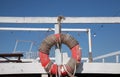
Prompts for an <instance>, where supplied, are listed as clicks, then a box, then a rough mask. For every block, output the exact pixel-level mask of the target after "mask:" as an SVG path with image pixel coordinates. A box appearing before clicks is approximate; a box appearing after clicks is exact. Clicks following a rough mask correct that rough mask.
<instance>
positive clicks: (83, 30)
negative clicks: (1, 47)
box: [0, 27, 88, 32]
mask: <svg viewBox="0 0 120 77" xmlns="http://www.w3.org/2000/svg"><path fill="white" fill-rule="evenodd" d="M0 30H4V31H55V29H54V28H15V27H0ZM61 30H62V31H74V32H75V31H80V32H87V31H88V29H74V28H73V29H71V28H62V29H61Z"/></svg>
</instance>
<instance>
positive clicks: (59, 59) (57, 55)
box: [55, 24, 62, 65]
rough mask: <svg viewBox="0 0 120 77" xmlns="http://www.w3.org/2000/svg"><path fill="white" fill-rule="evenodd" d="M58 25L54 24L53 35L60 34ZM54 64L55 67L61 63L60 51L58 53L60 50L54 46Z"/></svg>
mask: <svg viewBox="0 0 120 77" xmlns="http://www.w3.org/2000/svg"><path fill="white" fill-rule="evenodd" d="M60 28H61V27H60V25H59V24H55V34H58V33H60V32H61V29H60ZM55 62H56V64H57V65H60V64H61V63H62V59H61V51H60V48H58V47H57V46H56V48H55Z"/></svg>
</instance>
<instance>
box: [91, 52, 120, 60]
mask: <svg viewBox="0 0 120 77" xmlns="http://www.w3.org/2000/svg"><path fill="white" fill-rule="evenodd" d="M118 54H120V51H117V52H112V53H109V54H106V55H102V56H98V57H95V58H93V60H98V59H103V58H107V57H110V56H115V55H118Z"/></svg>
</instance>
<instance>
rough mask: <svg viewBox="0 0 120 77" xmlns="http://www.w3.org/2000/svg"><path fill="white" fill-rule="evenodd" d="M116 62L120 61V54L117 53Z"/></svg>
mask: <svg viewBox="0 0 120 77" xmlns="http://www.w3.org/2000/svg"><path fill="white" fill-rule="evenodd" d="M116 63H119V55H118V54H117V55H116Z"/></svg>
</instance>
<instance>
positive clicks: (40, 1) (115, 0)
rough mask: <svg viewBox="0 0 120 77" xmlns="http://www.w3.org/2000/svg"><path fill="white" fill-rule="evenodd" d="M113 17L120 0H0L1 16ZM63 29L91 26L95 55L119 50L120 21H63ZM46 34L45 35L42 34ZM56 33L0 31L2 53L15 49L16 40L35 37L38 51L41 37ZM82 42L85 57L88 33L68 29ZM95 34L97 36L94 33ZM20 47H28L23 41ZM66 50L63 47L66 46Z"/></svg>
mask: <svg viewBox="0 0 120 77" xmlns="http://www.w3.org/2000/svg"><path fill="white" fill-rule="evenodd" d="M59 15H63V16H65V17H67V16H70V17H101V16H102V17H111V16H120V0H19V1H18V0H0V16H19V17H25V16H26V17H29V16H32V17H37V16H40V17H44V16H45V17H47V16H48V17H53V16H54V17H55V16H59ZM0 27H42V28H44V27H49V28H50V27H54V25H53V24H0ZM62 28H90V29H91V30H92V45H93V47H92V50H93V56H98V55H102V54H106V53H110V52H114V51H118V50H120V40H119V39H120V35H119V33H120V30H119V29H120V26H119V24H63V25H62ZM43 33H44V34H43ZM51 33H53V32H20V31H16V32H15V31H0V53H1V52H12V51H13V49H14V46H15V41H16V40H32V41H34V42H35V45H34V46H33V48H32V50H33V51H37V49H38V47H39V44H40V43H41V40H42V39H44V38H45V37H46V36H47V35H49V34H51ZM68 33H70V34H71V35H73V36H74V37H75V38H76V39H77V40H78V41H79V43H80V46H81V48H82V53H83V56H87V55H88V46H87V42H88V41H87V34H86V33H81V32H75V33H72V32H68ZM94 34H96V37H93V35H94ZM21 45H22V46H21V47H20V46H19V47H18V50H20V49H22V50H28V49H29V47H27V46H26V45H27V44H21ZM63 50H64V49H63Z"/></svg>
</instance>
